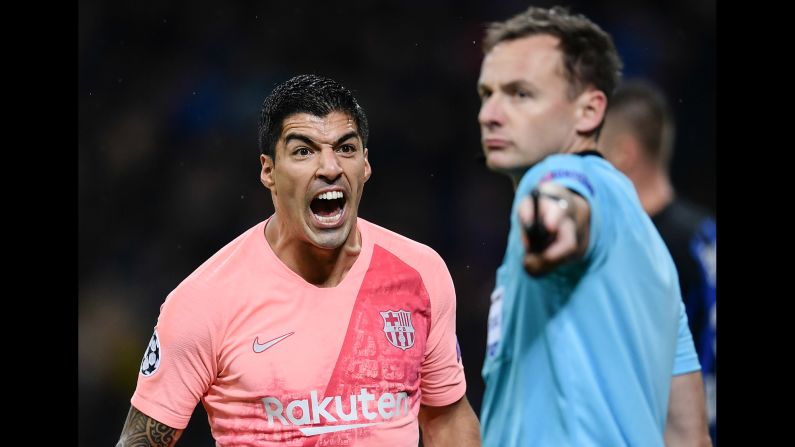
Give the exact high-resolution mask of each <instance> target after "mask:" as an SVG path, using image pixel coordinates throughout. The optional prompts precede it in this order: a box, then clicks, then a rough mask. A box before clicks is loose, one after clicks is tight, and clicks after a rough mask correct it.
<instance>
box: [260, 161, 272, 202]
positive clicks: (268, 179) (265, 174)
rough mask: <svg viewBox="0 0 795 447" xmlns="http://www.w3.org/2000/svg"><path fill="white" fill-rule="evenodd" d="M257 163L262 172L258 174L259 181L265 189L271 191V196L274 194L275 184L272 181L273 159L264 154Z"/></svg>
mask: <svg viewBox="0 0 795 447" xmlns="http://www.w3.org/2000/svg"><path fill="white" fill-rule="evenodd" d="M259 162H260V163H261V164H262V170H261V171H260V174H259V179H260V181H261V182H262V184H263V185H265V187H266V188H268V189H270V190H271V193H272V194H276V188H275V187H276V182H274V181H273V159H272V158H271V157H270V156H268V155H265V154H261V155H260V156H259Z"/></svg>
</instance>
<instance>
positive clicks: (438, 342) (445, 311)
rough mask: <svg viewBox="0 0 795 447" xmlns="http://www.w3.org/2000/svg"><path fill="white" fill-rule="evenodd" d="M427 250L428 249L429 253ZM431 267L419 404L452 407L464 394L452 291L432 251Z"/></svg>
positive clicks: (425, 274)
mask: <svg viewBox="0 0 795 447" xmlns="http://www.w3.org/2000/svg"><path fill="white" fill-rule="evenodd" d="M429 250H430V249H429ZM430 251H431V256H433V261H434V262H432V264H431V265H432V267H431V268H429V269H428V271H426V272H423V281H424V282H425V283H426V286H427V291H428V295H429V296H430V301H431V330H430V334H429V336H428V343H427V347H426V351H425V358H424V360H423V362H422V369H421V374H422V376H421V377H422V383H421V385H420V386H421V389H422V400H421V402H422V404H423V405H430V406H435V407H439V406H444V405H449V404H452V403H454V402H456V401H458V400H459V399H461V397H463V396H464V393H465V392H466V379H465V378H464V365H463V363H462V361H461V354H460V352H461V351H460V349H459V347H458V339H457V337H456V332H455V309H456V298H455V287H454V285H453V279H452V277H451V276H450V272H449V271H448V269H447V266H446V265H445V263H444V261H443V260H442V258H441V257H440V256H439V255H438V254H437V253H436V252H435V251H433V250H430Z"/></svg>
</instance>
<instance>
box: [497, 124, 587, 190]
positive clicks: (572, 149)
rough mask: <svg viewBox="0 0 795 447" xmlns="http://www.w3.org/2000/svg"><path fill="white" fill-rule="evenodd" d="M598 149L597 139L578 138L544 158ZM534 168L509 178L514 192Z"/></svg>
mask: <svg viewBox="0 0 795 447" xmlns="http://www.w3.org/2000/svg"><path fill="white" fill-rule="evenodd" d="M593 149H596V138H595V137H583V136H579V135H578V136H577V137H576V138H575V139H574V141H573V142H571V143H570V144H567V145H564V147H563V149H561V150H559V151H557V152H553V153H552V154H548V155H546V156H544V158H546V157H548V156H549V155H555V154H576V153H578V152H584V151H587V150H593ZM544 158H542V159H541V160H538V161H537V162H536V163H534V165H535V164H537V163H541V162H542V161H544ZM532 167H533V166H528V167H527V169H522V170H521V171H517V172H516V174H511V175H509V177H510V178H511V183H513V190H514V191H516V188H517V187H518V186H519V181H520V180H521V179H522V177H523V176H524V174H525V172H527V170H528V169H530V168H532Z"/></svg>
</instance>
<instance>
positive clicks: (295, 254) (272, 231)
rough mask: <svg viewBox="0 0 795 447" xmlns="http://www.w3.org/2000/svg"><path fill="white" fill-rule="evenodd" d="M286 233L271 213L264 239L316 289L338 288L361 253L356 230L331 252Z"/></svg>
mask: <svg viewBox="0 0 795 447" xmlns="http://www.w3.org/2000/svg"><path fill="white" fill-rule="evenodd" d="M290 230H291V229H289V228H286V227H285V226H284V225H282V224H281V223H280V221H279V219H278V215H276V214H274V216H273V217H272V218H271V219H270V221H269V222H268V224H267V225H266V226H265V239H267V241H268V244H269V245H270V246H271V249H272V250H273V253H274V254H276V256H277V257H278V258H279V259H280V260H281V261H282V262H283V263H284V264H285V265H286V266H287V268H289V269H290V270H292V271H293V272H295V273H296V274H298V275H299V276H300V277H301V278H303V279H304V280H305V281H306V282H308V283H309V284H312V285H314V286H317V287H336V286H337V285H339V284H340V283H341V282H342V280H343V279H344V278H345V275H346V274H347V273H348V271H349V270H350V269H351V267H353V264H354V263H355V262H356V259H357V258H358V257H359V254H360V253H361V251H362V243H361V237H360V235H359V230H358V228H357V227H354V228H353V229H351V232H350V234H349V235H348V238H347V239H346V240H345V242H344V243H343V244H342V245H341V246H339V247H337V248H334V249H326V248H321V247H318V246H316V245H313V244H312V243H310V242H308V241H306V240H304V239H303V238H299V237H296V235H294V234H292V232H291V231H290ZM292 230H295V229H292ZM299 231H300V230H299Z"/></svg>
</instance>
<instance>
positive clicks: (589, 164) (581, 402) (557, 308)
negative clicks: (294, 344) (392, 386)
mask: <svg viewBox="0 0 795 447" xmlns="http://www.w3.org/2000/svg"><path fill="white" fill-rule="evenodd" d="M484 52H485V57H484V59H483V63H482V66H481V72H480V78H479V80H478V92H479V94H480V97H481V100H482V103H481V108H480V113H479V115H478V121H479V123H480V129H481V136H482V145H483V150H484V153H485V156H486V164H487V166H488V167H489V168H490V169H492V170H494V171H496V172H501V173H503V174H505V175H507V176H508V177H509V178H511V180H512V182H513V184H514V187H515V189H516V194H515V197H514V202H513V208H512V212H511V216H510V219H511V230H510V233H509V235H508V247H507V249H506V253H505V257H504V259H503V264H502V265H501V266H500V268H499V270H498V271H497V278H496V287H495V290H494V292H493V293H492V296H491V309H490V311H489V319H488V320H489V321H488V335H487V339H488V340H487V343H488V344H487V354H486V360H485V362H484V365H483V377H484V380H485V384H486V388H485V394H484V398H483V405H482V409H481V422H482V424H483V425H482V436H483V443H484V445H488V446H501V447H502V446H586V445H594V446H637V445H642V446H662V445H663V439H664V436H665V437H666V438H667V437H668V434H665V435H664V432H665V431H666V421H667V422H668V423H669V424H670V423H671V422H674V423H673V424H670V425H668V429H677V430H684V431H683V432H681V433H677V436H675V437H672V438H670V439H677V440H684V441H687V442H692V443H691V444H688V445H705V444H708V443H709V436H708V434H707V430H706V418H705V417H702V413H703V412H704V396H703V394H702V393H703V392H702V381H701V375H700V373H699V363H698V359H697V357H696V353H695V350H694V348H693V341H692V337H691V334H690V331H689V329H688V326H687V317H686V314H685V310H684V306H683V305H682V299H681V296H680V292H679V284H678V280H677V276H676V269H675V267H674V264H673V262H672V260H671V256H670V254H669V252H668V250H667V249H666V248H665V244H664V243H663V241H662V239H661V238H660V235H659V233H658V232H657V230H656V229H655V228H654V226H653V225H652V223H651V220H650V219H649V217H648V216H647V215H646V214H645V213H644V211H643V209H642V208H641V205H640V202H639V201H638V197H637V194H636V193H635V191H634V189H633V187H632V184H631V183H630V182H629V181H628V180H627V179H626V177H624V176H623V175H622V174H621V173H620V172H619V171H618V170H616V169H615V168H614V167H613V166H612V165H610V163H608V162H607V161H605V160H604V159H603V158H602V157H601V156H600V154H599V153H598V152H596V151H595V150H594V149H595V148H596V139H597V135H598V132H599V128H600V126H601V123H602V120H603V117H604V113H605V108H606V106H607V102H608V99H609V96H610V94H611V93H612V91H613V90H614V88H615V86H616V84H617V83H618V79H619V74H620V67H621V62H620V59H619V57H618V54H617V52H616V50H615V47H614V45H613V42H612V39H611V38H610V36H609V35H607V33H605V32H604V31H603V30H601V29H600V28H599V27H598V26H597V25H596V24H594V23H593V22H591V21H590V20H589V19H587V18H586V17H584V16H582V15H574V14H570V13H569V12H568V11H567V10H565V9H563V8H559V7H553V8H550V9H545V8H536V7H530V8H529V9H527V10H526V11H525V12H523V13H520V14H518V15H516V16H514V17H513V18H511V19H509V20H506V21H504V22H499V23H494V24H492V25H491V26H490V27H489V28H488V31H487V34H486V38H485V40H484ZM531 196H534V198H531ZM669 397H670V399H671V403H670V405H669Z"/></svg>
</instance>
